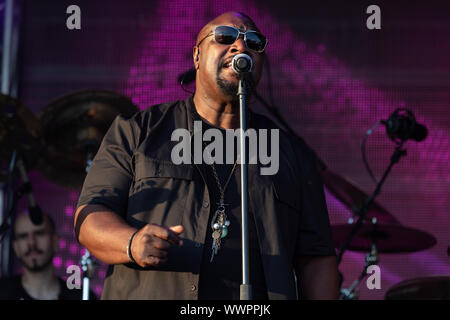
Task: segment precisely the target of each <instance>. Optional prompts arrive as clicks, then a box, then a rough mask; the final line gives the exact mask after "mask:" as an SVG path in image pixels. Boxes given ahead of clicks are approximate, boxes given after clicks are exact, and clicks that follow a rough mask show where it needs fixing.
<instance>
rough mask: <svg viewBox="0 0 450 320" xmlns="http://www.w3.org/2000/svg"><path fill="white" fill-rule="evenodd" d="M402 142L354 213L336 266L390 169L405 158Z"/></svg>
mask: <svg viewBox="0 0 450 320" xmlns="http://www.w3.org/2000/svg"><path fill="white" fill-rule="evenodd" d="M404 142H405V140H402V141H401V142H399V143H398V144H397V147H396V148H395V151H394V153H393V155H392V156H391V161H390V163H389V166H388V168H387V169H386V171H385V173H384V175H383V177H382V178H381V180H380V181H379V182H378V184H377V186H376V188H375V190H374V192H373V193H372V194H371V195H370V197H368V198H367V199H366V201H365V202H364V204H363V205H362V206H361V207H360V208H359V209H358V210H356V211H355V213H356V215H357V216H358V219H357V221H356V223H355V224H354V226H353V229H352V231H351V232H350V234H349V236H348V237H347V239H346V240H345V242H344V243H343V244H342V246H341V248H340V249H339V254H338V257H337V263H338V265H339V264H340V262H341V261H342V256H343V255H344V252H345V251H346V250H347V248H348V246H349V245H350V243H351V241H352V240H353V238H354V237H355V236H356V234H357V233H358V231H359V229H361V227H362V224H363V222H364V219H365V217H366V214H367V212H368V210H369V208H370V206H371V205H372V203H373V201H374V200H375V198H376V197H377V196H378V195H379V194H380V192H381V187H382V186H383V184H384V181H385V180H386V178H387V176H388V175H389V173H390V172H391V169H392V167H393V166H394V165H395V164H396V163H398V162H399V160H400V158H401V157H403V156H406V150H405V149H402V147H403V143H404Z"/></svg>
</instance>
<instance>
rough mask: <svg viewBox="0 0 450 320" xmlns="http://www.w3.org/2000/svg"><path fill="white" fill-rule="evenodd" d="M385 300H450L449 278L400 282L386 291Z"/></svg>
mask: <svg viewBox="0 0 450 320" xmlns="http://www.w3.org/2000/svg"><path fill="white" fill-rule="evenodd" d="M385 299H386V300H450V276H439V275H436V276H428V277H421V278H415V279H409V280H405V281H402V282H400V283H398V284H396V285H394V286H393V287H392V288H390V289H389V290H388V292H387V293H386V296H385Z"/></svg>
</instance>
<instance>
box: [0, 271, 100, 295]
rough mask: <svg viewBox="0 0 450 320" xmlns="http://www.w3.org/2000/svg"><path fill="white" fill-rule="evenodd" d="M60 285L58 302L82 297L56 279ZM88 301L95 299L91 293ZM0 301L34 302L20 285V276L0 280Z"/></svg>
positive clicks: (77, 290)
mask: <svg viewBox="0 0 450 320" xmlns="http://www.w3.org/2000/svg"><path fill="white" fill-rule="evenodd" d="M58 281H59V284H60V292H59V295H58V300H81V299H82V297H83V292H82V290H80V289H69V288H67V285H66V283H65V282H64V280H62V279H60V278H58ZM89 298H90V300H95V299H96V297H95V295H94V293H93V292H92V291H91V292H90V296H89ZM0 300H36V299H34V298H33V297H32V296H30V295H29V294H28V292H27V291H26V290H25V288H24V287H23V285H22V280H21V276H20V275H16V276H12V277H8V278H1V279H0Z"/></svg>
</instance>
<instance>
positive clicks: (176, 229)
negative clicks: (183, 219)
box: [169, 225, 184, 234]
mask: <svg viewBox="0 0 450 320" xmlns="http://www.w3.org/2000/svg"><path fill="white" fill-rule="evenodd" d="M169 229H170V230H172V231H173V232H175V233H177V234H181V233H183V231H184V228H183V226H180V225H178V226H173V227H169Z"/></svg>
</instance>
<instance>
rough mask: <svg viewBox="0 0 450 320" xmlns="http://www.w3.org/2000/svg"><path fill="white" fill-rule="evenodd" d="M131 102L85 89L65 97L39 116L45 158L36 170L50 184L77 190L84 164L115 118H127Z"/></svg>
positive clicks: (113, 95) (98, 145)
mask: <svg viewBox="0 0 450 320" xmlns="http://www.w3.org/2000/svg"><path fill="white" fill-rule="evenodd" d="M137 111H138V108H137V106H136V105H134V104H133V102H132V101H131V100H130V99H129V98H127V97H124V96H122V95H119V94H117V93H115V92H111V91H104V90H87V91H80V92H75V93H71V94H68V95H65V96H63V97H61V98H59V99H56V100H55V101H53V102H51V103H50V104H49V105H48V106H47V107H45V108H44V109H43V110H42V112H41V113H40V121H41V125H42V139H43V142H44V145H45V146H46V148H45V157H44V159H43V161H41V163H40V164H39V169H40V170H41V171H42V172H43V173H44V175H45V176H46V177H47V178H48V179H49V180H51V181H53V182H55V183H57V184H59V185H62V186H65V187H68V188H74V189H80V188H81V187H82V185H83V181H84V179H85V176H86V163H87V160H88V159H92V158H93V156H94V155H95V154H96V153H97V151H98V148H99V147H100V144H101V142H102V140H103V137H104V135H105V134H106V132H107V130H108V129H109V127H110V126H111V124H112V122H113V121H114V119H115V118H116V116H117V115H119V114H121V115H122V116H124V117H131V116H132V115H133V114H134V113H136V112H137Z"/></svg>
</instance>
